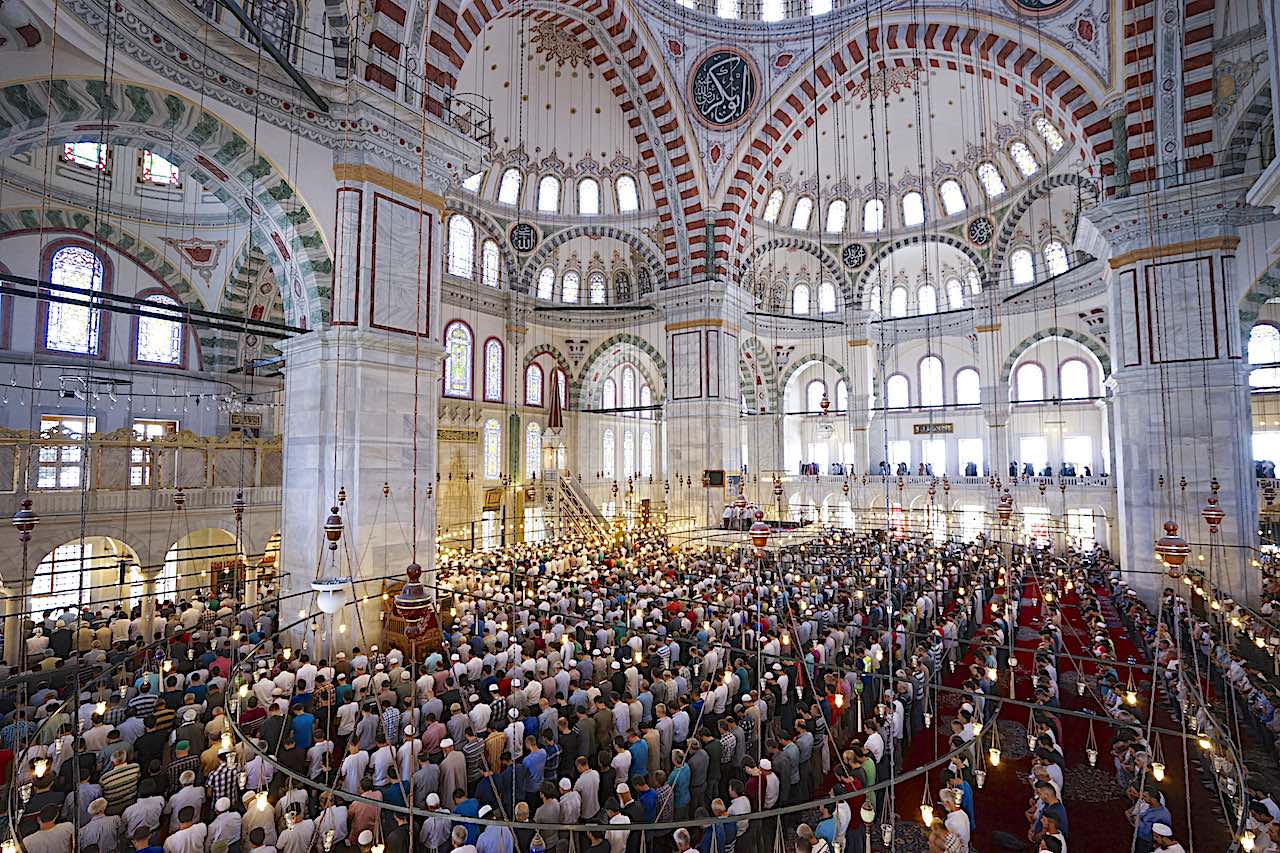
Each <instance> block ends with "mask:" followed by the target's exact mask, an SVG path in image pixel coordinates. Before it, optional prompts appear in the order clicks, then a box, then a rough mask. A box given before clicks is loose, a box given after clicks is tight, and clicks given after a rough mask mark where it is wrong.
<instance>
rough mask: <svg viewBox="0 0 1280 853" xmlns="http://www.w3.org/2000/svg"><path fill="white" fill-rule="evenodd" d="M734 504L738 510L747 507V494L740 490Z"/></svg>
mask: <svg viewBox="0 0 1280 853" xmlns="http://www.w3.org/2000/svg"><path fill="white" fill-rule="evenodd" d="M733 506H734V508H735V509H738V510H742V509H745V508H746V506H747V496H746V495H744V494H743V493H742V492H738V496H737V497H736V498H734V499H733Z"/></svg>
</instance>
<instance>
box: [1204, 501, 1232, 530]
mask: <svg viewBox="0 0 1280 853" xmlns="http://www.w3.org/2000/svg"><path fill="white" fill-rule="evenodd" d="M1200 517H1201V518H1203V519H1204V523H1205V524H1207V525H1209V532H1210V533H1217V532H1218V526H1219V525H1221V524H1222V520H1223V519H1224V518H1226V517H1227V514H1226V513H1225V512H1223V511H1222V507H1220V506H1218V499H1217V498H1215V497H1210V498H1209V499H1208V500H1207V501H1205V502H1204V509H1202V510H1200Z"/></svg>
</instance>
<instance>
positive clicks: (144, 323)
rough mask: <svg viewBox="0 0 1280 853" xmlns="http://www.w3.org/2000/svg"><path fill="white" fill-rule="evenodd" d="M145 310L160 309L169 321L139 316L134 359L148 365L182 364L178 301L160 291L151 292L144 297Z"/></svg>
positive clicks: (157, 311) (180, 320)
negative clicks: (145, 302) (173, 309)
mask: <svg viewBox="0 0 1280 853" xmlns="http://www.w3.org/2000/svg"><path fill="white" fill-rule="evenodd" d="M146 301H147V302H148V303H149V304H148V305H147V310H148V311H154V312H155V313H161V312H163V313H164V314H165V315H167V316H169V317H173V319H172V320H169V319H165V318H163V317H139V318H138V340H137V342H136V348H135V349H134V359H135V360H137V361H144V362H147V363H149V364H170V365H174V364H181V363H182V319H181V315H180V314H179V313H178V312H177V311H170V310H167V309H169V308H176V307H177V305H178V300H176V299H174V298H173V297H171V296H167V295H165V294H163V293H153V294H152V295H150V296H148V297H147V298H146Z"/></svg>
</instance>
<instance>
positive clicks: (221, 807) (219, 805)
mask: <svg viewBox="0 0 1280 853" xmlns="http://www.w3.org/2000/svg"><path fill="white" fill-rule="evenodd" d="M229 808H231V801H230V800H228V799H227V798H226V797H218V801H217V802H216V803H214V804H213V810H214V811H216V812H225V811H226V810H227V809H229Z"/></svg>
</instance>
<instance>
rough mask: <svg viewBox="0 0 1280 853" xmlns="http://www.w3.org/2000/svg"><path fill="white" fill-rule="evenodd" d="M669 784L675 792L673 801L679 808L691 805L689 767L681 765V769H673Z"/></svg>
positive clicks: (668, 778)
mask: <svg viewBox="0 0 1280 853" xmlns="http://www.w3.org/2000/svg"><path fill="white" fill-rule="evenodd" d="M667 783H668V784H670V785H671V790H672V791H673V792H674V794H673V795H672V798H671V801H672V803H674V804H675V806H676V807H677V808H679V807H680V806H687V805H689V765H688V764H681V765H680V766H679V767H676V768H673V769H672V771H671V775H670V776H668V777H667Z"/></svg>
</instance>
